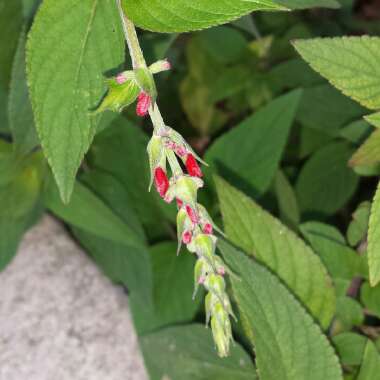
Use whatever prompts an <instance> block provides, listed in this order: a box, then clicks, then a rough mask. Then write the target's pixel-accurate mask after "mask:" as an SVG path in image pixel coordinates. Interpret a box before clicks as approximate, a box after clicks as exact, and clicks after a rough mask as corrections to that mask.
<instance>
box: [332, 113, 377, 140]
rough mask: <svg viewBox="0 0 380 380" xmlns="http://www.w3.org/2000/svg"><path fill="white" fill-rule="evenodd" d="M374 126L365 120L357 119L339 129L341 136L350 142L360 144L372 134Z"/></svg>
mask: <svg viewBox="0 0 380 380" xmlns="http://www.w3.org/2000/svg"><path fill="white" fill-rule="evenodd" d="M372 130H373V128H372V127H371V125H370V124H369V123H367V122H366V121H365V120H363V119H360V120H355V121H353V122H351V123H349V124H347V125H345V126H344V127H343V128H341V129H340V131H339V136H340V137H343V138H344V139H346V140H347V141H349V142H352V143H354V144H357V145H360V144H361V143H363V141H364V140H365V139H366V138H367V137H368V136H369V135H370V134H371V132H372Z"/></svg>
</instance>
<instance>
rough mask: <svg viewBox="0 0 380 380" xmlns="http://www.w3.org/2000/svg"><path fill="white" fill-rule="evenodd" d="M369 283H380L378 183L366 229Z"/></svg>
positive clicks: (379, 186) (379, 197) (379, 188)
mask: <svg viewBox="0 0 380 380" xmlns="http://www.w3.org/2000/svg"><path fill="white" fill-rule="evenodd" d="M367 252H368V267H369V282H370V284H371V286H375V285H377V284H378V283H379V282H380V182H379V184H378V185H377V190H376V194H375V197H374V199H373V202H372V207H371V215H370V217H369V228H368V251H367Z"/></svg>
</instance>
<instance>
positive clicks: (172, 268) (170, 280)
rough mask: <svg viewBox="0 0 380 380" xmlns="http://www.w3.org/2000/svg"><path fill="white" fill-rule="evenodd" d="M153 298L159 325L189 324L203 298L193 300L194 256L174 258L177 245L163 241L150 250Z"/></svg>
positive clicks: (184, 254) (183, 254)
mask: <svg viewBox="0 0 380 380" xmlns="http://www.w3.org/2000/svg"><path fill="white" fill-rule="evenodd" d="M150 252H151V262H152V269H153V282H154V283H153V297H154V305H155V311H156V318H157V319H158V320H159V321H160V324H161V325H169V324H172V323H179V322H185V321H188V322H189V321H191V320H192V319H193V318H194V316H195V313H196V312H197V310H198V308H199V303H200V302H201V301H202V297H200V296H199V295H198V297H197V298H196V300H193V299H192V294H193V288H194V274H193V273H194V265H195V257H194V256H193V255H191V254H189V252H186V251H182V252H181V253H180V254H179V256H177V255H176V252H177V245H176V243H172V242H166V243H160V244H157V245H154V246H153V247H152V248H151V249H150Z"/></svg>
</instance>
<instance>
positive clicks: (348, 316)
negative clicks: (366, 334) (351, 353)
mask: <svg viewBox="0 0 380 380" xmlns="http://www.w3.org/2000/svg"><path fill="white" fill-rule="evenodd" d="M336 309H337V310H336V317H335V320H334V324H333V327H332V329H331V330H332V331H333V334H334V335H335V334H337V333H338V332H343V331H349V330H351V329H352V328H353V327H354V326H360V325H361V324H362V323H363V322H364V314H363V309H362V306H361V305H360V303H359V302H358V301H356V300H355V299H353V298H351V297H346V296H342V297H338V299H337V303H336Z"/></svg>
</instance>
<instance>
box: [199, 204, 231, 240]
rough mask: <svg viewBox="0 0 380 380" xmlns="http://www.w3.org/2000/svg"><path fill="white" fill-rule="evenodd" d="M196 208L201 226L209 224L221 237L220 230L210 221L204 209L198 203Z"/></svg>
mask: <svg viewBox="0 0 380 380" xmlns="http://www.w3.org/2000/svg"><path fill="white" fill-rule="evenodd" d="M197 206H198V213H199V216H200V218H201V224H202V225H204V224H206V223H210V224H211V225H212V227H213V228H214V230H215V231H218V232H219V233H220V234H221V235H224V233H223V232H222V231H221V229H220V228H219V227H218V226H217V225H216V224H215V223H214V221H213V220H212V219H211V216H210V214H209V213H208V212H207V210H206V208H205V207H204V206H203V205H201V204H199V203H198V205H197Z"/></svg>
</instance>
